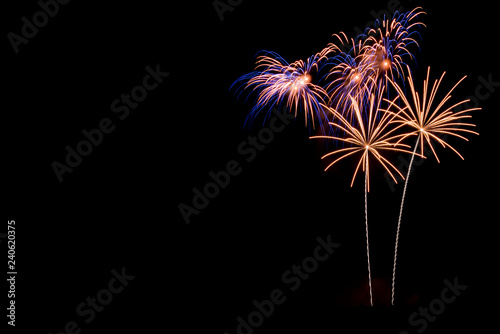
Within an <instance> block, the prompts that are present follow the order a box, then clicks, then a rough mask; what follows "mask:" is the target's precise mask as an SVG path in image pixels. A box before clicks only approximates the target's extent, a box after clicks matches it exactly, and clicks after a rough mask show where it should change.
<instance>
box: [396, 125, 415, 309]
mask: <svg viewBox="0 0 500 334" xmlns="http://www.w3.org/2000/svg"><path fill="white" fill-rule="evenodd" d="M420 136H421V135H420V134H419V135H418V138H417V142H416V143H415V148H414V149H413V154H412V155H411V160H410V164H409V166H408V173H407V175H406V180H405V186H404V189H403V196H402V198H401V206H400V208H399V219H398V228H397V231H396V244H395V246H394V265H393V267H392V295H391V304H392V305H394V287H395V285H396V261H397V258H398V244H399V230H400V228H401V217H402V216H403V204H404V202H405V195H406V187H407V186H408V180H409V179H410V173H411V166H412V164H413V159H414V158H415V153H416V152H417V147H418V143H419V141H420Z"/></svg>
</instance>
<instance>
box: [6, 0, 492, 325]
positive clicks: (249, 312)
mask: <svg viewBox="0 0 500 334" xmlns="http://www.w3.org/2000/svg"><path fill="white" fill-rule="evenodd" d="M47 3H49V5H45V2H44V0H42V1H41V2H40V3H38V2H37V1H34V0H31V1H22V2H21V3H19V2H16V4H15V5H14V4H10V3H9V4H5V6H7V8H6V9H4V10H3V11H2V12H3V14H2V15H3V19H2V21H3V22H4V24H3V25H2V26H3V29H4V36H5V38H4V51H3V54H4V55H6V56H5V58H4V59H5V60H4V62H3V67H4V70H3V71H2V74H3V75H2V77H3V79H4V82H5V85H4V95H3V101H4V102H6V103H4V107H3V112H2V119H3V121H2V124H3V135H4V136H5V139H4V150H3V152H4V154H3V166H4V183H3V184H4V185H5V186H4V187H3V189H4V198H6V204H5V205H4V206H3V208H4V210H3V217H4V218H3V219H4V222H3V225H2V227H1V228H0V241H1V246H2V247H1V249H2V253H3V254H5V255H4V256H3V258H4V261H5V265H4V268H6V265H7V260H8V259H7V258H6V256H7V255H6V254H7V239H6V238H5V235H6V233H7V221H11V220H14V221H15V223H16V265H17V272H18V274H17V277H16V297H15V303H16V326H15V328H13V327H12V326H9V325H7V321H8V320H9V319H8V318H7V317H5V316H3V322H4V325H5V326H6V328H7V329H8V330H9V331H12V332H19V333H21V332H26V331H27V330H36V331H37V332H39V333H54V334H55V333H60V332H63V333H68V334H70V333H75V334H78V333H82V334H85V333H105V332H108V333H109V332H113V333H120V332H127V331H131V330H134V331H137V332H139V333H149V332H167V333H168V332H174V331H177V332H181V333H200V332H206V333H216V334H224V333H229V334H236V333H238V334H239V333H242V334H252V333H255V334H264V333H287V332H297V333H332V334H334V333H366V332H368V331H373V332H383V333H395V334H396V333H406V332H407V333H423V332H425V333H452V332H454V331H456V330H458V329H469V330H474V332H484V331H485V330H486V329H488V328H489V327H490V326H491V324H492V323H493V324H494V321H493V319H494V317H495V316H496V314H497V311H498V306H497V305H496V301H497V300H498V292H497V291H498V283H495V282H496V281H495V277H496V271H495V270H494V269H495V268H496V265H497V262H498V260H497V254H498V250H497V248H496V246H497V244H498V241H497V238H496V233H495V232H496V226H495V225H496V223H497V222H498V217H497V214H496V210H497V208H498V204H497V201H498V195H497V193H496V191H495V190H496V189H498V177H497V169H498V168H497V165H496V159H497V158H496V154H495V152H496V150H495V146H496V141H495V140H494V138H493V137H494V135H496V134H497V133H498V130H497V129H495V128H494V125H495V124H499V123H498V115H497V112H498V105H499V103H500V72H499V66H498V54H497V52H496V49H495V45H496V43H497V41H496V40H497V37H496V30H497V27H496V23H497V17H496V16H497V15H496V7H494V5H493V4H492V3H491V2H487V1H474V2H469V3H463V2H462V3H461V2H454V1H453V2H452V1H440V2H439V4H436V2H430V1H418V0H413V1H409V0H401V1H392V0H391V1H356V2H352V1H351V2H350V1H345V2H336V1H316V0H309V1H298V2H290V1H272V4H270V2H269V1H263V0H244V1H238V0H220V1H214V2H212V1H210V0H207V1H203V2H196V3H194V2H185V3H182V4H181V3H180V2H175V3H172V4H168V5H166V4H160V2H154V1H131V2H116V3H115V4H113V5H112V4H110V3H109V2H106V5H104V4H102V3H101V2H78V1H70V2H69V1H68V2H67V3H65V2H64V1H62V0H61V1H60V2H55V0H52V1H50V0H49V1H47ZM55 4H57V5H55ZM56 6H57V7H56ZM418 6H422V7H423V10H424V11H425V12H426V13H427V15H424V16H422V17H421V20H422V22H424V23H425V25H426V27H423V28H422V29H421V31H420V32H421V38H420V39H419V44H420V49H418V48H412V52H414V55H415V58H416V62H412V61H409V64H410V65H411V68H412V71H413V74H414V77H415V81H416V83H417V84H416V85H417V87H418V89H419V90H421V87H422V83H423V80H424V79H425V76H426V74H427V67H428V66H430V67H431V79H432V80H434V79H437V78H439V77H440V75H441V74H442V73H443V72H444V71H446V75H445V77H444V79H443V82H442V84H441V88H440V90H439V92H440V93H441V94H444V93H446V92H447V91H448V90H449V89H451V88H452V87H453V85H454V84H455V83H456V82H458V81H459V80H460V79H461V78H462V77H464V76H467V78H466V79H465V81H463V82H462V83H461V84H460V85H459V86H458V87H457V89H456V90H455V91H454V92H453V94H452V99H451V100H450V103H456V102H459V101H461V100H464V99H470V100H471V101H470V103H469V105H470V106H471V107H481V108H482V110H481V111H474V112H472V113H471V114H472V119H471V120H470V122H472V123H474V124H476V128H475V130H476V131H478V132H479V133H480V135H479V136H476V135H472V134H467V135H466V137H467V138H468V139H469V141H468V142H467V141H464V140H460V139H458V138H453V137H449V138H448V140H449V141H448V142H449V143H450V144H451V145H452V146H453V147H455V148H456V149H457V150H458V151H459V152H460V153H461V154H462V155H463V157H464V158H465V160H463V161H462V160H461V159H460V157H459V156H457V155H456V154H455V153H454V152H453V151H452V150H450V149H444V148H442V147H441V146H439V145H436V146H435V147H436V152H437V154H438V156H439V159H440V163H438V162H437V161H436V159H435V158H434V157H432V156H428V158H427V159H425V160H422V159H419V158H415V162H414V171H413V173H412V174H411V178H410V180H409V184H408V190H407V195H406V199H405V206H404V211H403V220H402V227H401V239H400V245H399V252H398V267H397V268H398V271H397V276H396V277H397V281H396V283H397V285H396V305H395V306H390V293H391V282H392V266H393V256H394V241H395V234H396V226H397V220H398V214H399V205H400V203H401V196H402V193H403V185H404V181H402V180H400V181H399V182H398V184H394V183H392V182H391V181H389V178H388V176H387V174H385V173H384V170H383V169H382V168H381V167H380V166H377V165H375V164H373V169H372V170H371V176H370V178H371V183H370V193H369V195H368V224H369V235H370V239H369V241H370V260H371V273H372V284H373V294H374V295H373V300H374V304H375V306H374V307H370V306H369V292H368V272H367V262H366V260H367V259H366V239H365V224H364V218H365V217H364V183H363V181H364V179H363V178H364V176H363V174H360V175H359V176H358V177H357V178H356V180H355V182H354V185H353V187H352V188H351V187H350V183H351V178H352V175H353V173H354V169H355V168H356V163H357V160H354V159H350V160H346V161H345V162H342V163H339V164H338V165H335V167H333V168H332V169H330V170H329V171H327V172H324V169H325V167H326V166H327V164H328V160H321V156H323V155H324V154H325V153H327V152H329V150H331V149H332V146H331V145H330V146H328V145H325V144H324V143H322V142H321V141H314V140H311V139H309V137H310V136H311V135H314V134H316V133H318V131H319V130H318V129H315V130H313V129H309V128H307V127H305V125H304V119H303V117H302V116H300V115H299V117H298V118H297V119H294V118H290V117H286V116H283V115H279V116H278V115H276V114H271V117H270V120H268V121H267V122H264V120H263V118H259V119H258V121H256V122H255V124H254V126H252V127H248V126H245V119H246V116H247V114H248V112H249V111H250V110H251V108H252V106H253V103H254V99H253V96H252V97H251V98H249V99H248V100H246V101H245V97H246V96H247V95H245V94H243V95H242V96H241V97H240V98H237V96H236V95H235V92H234V90H230V86H231V84H232V83H233V82H234V81H235V80H236V79H238V78H239V77H240V76H242V75H243V74H246V73H249V72H251V71H253V69H254V66H255V55H256V54H257V52H258V51H260V50H269V51H275V52H277V53H278V54H280V55H281V56H282V57H283V58H284V59H286V60H287V61H289V62H293V61H295V60H299V59H302V60H305V59H306V58H308V57H309V56H311V55H313V54H315V53H316V52H319V51H320V50H322V49H323V48H324V47H326V45H327V44H328V43H331V42H334V41H335V40H334V38H333V37H332V35H333V34H335V33H339V32H341V31H343V32H345V33H346V34H347V36H349V37H355V36H356V34H357V31H358V30H359V29H361V30H364V28H365V26H366V24H367V23H368V22H369V21H373V20H374V19H375V18H376V17H377V16H378V15H383V14H384V11H386V13H389V12H390V11H394V9H399V10H401V11H403V12H406V11H409V10H412V9H413V8H415V7H418ZM44 7H45V11H46V12H48V14H45V15H44V14H36V13H37V12H40V11H41V10H43V8H44ZM216 7H217V8H218V10H217V9H216ZM225 9H226V10H225ZM218 11H219V13H218ZM23 18H24V19H23ZM33 20H35V21H37V20H38V21H37V22H38V24H39V26H38V27H37V26H36V25H33ZM26 22H28V23H26ZM26 36H28V37H26ZM313 80H316V79H313ZM442 96H443V95H441V97H442ZM272 124H273V125H272ZM79 152H80V153H79ZM388 159H390V161H391V162H392V163H393V164H394V165H396V166H398V168H400V170H401V172H402V173H403V174H405V175H406V171H407V163H408V162H409V160H410V155H408V154H402V155H401V154H389V155H388ZM330 161H331V160H330ZM370 162H372V161H370ZM207 189H208V190H207ZM207 191H208V193H209V196H208V198H203V197H206V192H207ZM203 192H205V194H204V195H201V196H200V195H199V194H200V193H201V194H202V193H203ZM188 207H189V208H190V209H186V208H188ZM182 208H184V209H182ZM183 210H184V212H186V211H185V210H191V211H190V214H186V213H185V214H184V215H183V214H182V212H183ZM298 266H300V267H301V269H297V268H298ZM304 267H305V269H304ZM7 271H8V270H7V269H4V273H5V274H4V275H5V276H7V278H8V275H7V274H6V272H7ZM4 282H5V280H4ZM8 290H9V286H8V285H7V284H4V288H3V290H2V293H1V294H2V295H3V296H4V297H3V300H2V303H3V304H2V305H4V306H3V309H4V312H8V310H7V311H6V310H5V309H6V308H7V307H8V305H9V304H8V303H9V299H8V298H7V296H6V295H7V292H8ZM92 300H93V302H92ZM259 310H260V311H259ZM252 324H253V325H252ZM494 328H495V327H494ZM405 331H406V332H405Z"/></svg>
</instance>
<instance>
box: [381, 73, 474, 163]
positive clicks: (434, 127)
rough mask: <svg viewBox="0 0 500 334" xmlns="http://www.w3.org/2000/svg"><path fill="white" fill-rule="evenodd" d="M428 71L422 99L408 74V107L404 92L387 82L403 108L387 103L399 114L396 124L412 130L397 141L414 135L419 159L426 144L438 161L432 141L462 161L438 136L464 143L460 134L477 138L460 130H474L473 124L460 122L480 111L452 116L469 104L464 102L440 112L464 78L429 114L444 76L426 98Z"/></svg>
mask: <svg viewBox="0 0 500 334" xmlns="http://www.w3.org/2000/svg"><path fill="white" fill-rule="evenodd" d="M430 70H431V68H430V67H428V69H427V79H426V80H424V86H423V93H422V97H420V96H419V93H418V92H417V91H416V90H415V84H414V81H413V77H412V75H411V73H410V72H409V71H408V72H409V73H410V74H409V76H408V83H409V85H410V90H411V95H412V97H413V104H412V103H410V101H409V100H408V99H407V97H406V95H405V94H404V92H403V89H402V88H401V87H400V86H399V85H398V84H397V83H395V82H394V81H393V80H390V79H389V82H390V83H391V84H392V86H393V87H394V88H395V89H396V91H397V92H398V94H399V96H400V97H401V100H402V101H403V103H404V107H403V108H401V107H399V106H397V105H396V104H394V103H392V102H390V103H391V105H393V106H395V107H397V108H398V109H399V111H400V112H399V113H398V115H397V118H398V120H396V122H400V123H403V124H406V125H408V126H410V127H411V128H413V131H410V132H408V133H405V134H403V135H401V139H400V140H399V141H401V140H404V139H406V138H408V137H410V136H415V135H416V136H418V140H417V144H416V146H418V144H420V152H421V155H423V154H424V145H425V143H427V145H428V146H429V147H430V149H431V150H432V153H433V154H434V156H435V157H436V160H437V161H438V162H439V158H438V156H437V154H436V151H435V150H434V147H433V146H432V142H431V139H434V140H435V141H436V142H438V143H439V144H441V145H442V146H443V147H448V148H450V149H452V150H453V152H455V153H456V154H458V156H459V157H460V158H462V160H463V159H464V158H463V157H462V155H461V154H460V153H458V151H457V150H456V149H455V148H453V146H451V145H450V144H448V143H447V142H446V141H444V140H443V139H441V138H440V137H439V135H451V136H455V137H458V138H461V139H463V140H466V141H468V139H467V138H465V137H464V136H462V135H461V134H459V133H460V132H466V133H472V134H476V135H478V133H477V132H475V131H472V130H469V129H466V128H463V127H461V126H471V127H475V125H474V124H471V123H464V122H462V121H461V120H463V119H466V118H471V116H470V115H469V114H468V113H469V112H470V111H474V110H481V108H469V109H465V110H462V111H459V112H453V109H454V108H456V107H458V106H459V105H462V104H464V103H467V102H469V100H463V101H460V102H458V103H455V104H453V105H451V106H449V107H448V108H446V109H443V106H444V104H445V103H446V102H447V101H448V100H449V99H450V98H451V93H452V92H453V90H454V89H455V88H456V87H457V86H458V85H459V84H460V83H461V82H462V81H463V80H464V79H465V78H466V76H464V77H463V78H462V79H460V80H459V81H458V82H457V83H456V84H455V86H453V88H452V89H451V90H450V91H449V92H448V94H446V96H445V97H444V99H443V100H442V101H441V102H439V103H438V104H437V106H436V107H435V108H434V109H433V110H432V112H431V108H432V106H433V104H434V99H435V97H436V93H437V90H438V88H439V86H440V84H441V81H442V80H443V77H444V75H445V74H446V72H444V73H443V74H442V75H441V77H440V78H439V80H437V79H436V80H435V81H434V84H433V85H432V89H431V91H430V94H428V93H429V89H428V88H429V76H430ZM424 139H425V141H424Z"/></svg>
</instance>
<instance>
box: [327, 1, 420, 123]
mask: <svg viewBox="0 0 500 334" xmlns="http://www.w3.org/2000/svg"><path fill="white" fill-rule="evenodd" d="M422 14H425V13H424V12H423V11H420V8H416V9H414V10H412V11H410V12H408V13H404V14H399V13H397V12H396V13H395V14H394V16H393V18H392V19H391V20H388V19H387V20H385V19H384V20H383V21H382V22H381V23H380V22H378V26H377V27H376V28H369V29H367V30H366V31H365V33H364V34H361V35H360V36H358V37H357V38H356V39H350V40H349V39H348V38H347V36H346V35H345V34H344V33H341V34H340V35H337V34H335V35H334V37H336V38H337V39H338V41H339V42H338V43H339V45H341V47H339V46H337V45H336V44H334V43H332V44H329V49H330V50H331V51H332V52H335V51H340V53H339V54H337V55H335V56H332V57H331V60H330V64H332V65H333V67H332V69H331V71H330V73H329V74H328V77H329V76H332V77H333V78H334V79H333V80H332V81H331V83H330V84H329V85H328V86H327V87H326V89H327V91H328V93H329V96H330V105H331V106H332V107H333V108H335V109H336V110H339V111H340V112H341V113H342V114H348V113H350V112H352V111H353V106H352V104H351V98H354V99H355V100H356V101H361V100H365V103H366V100H367V99H368V98H369V97H370V95H371V94H372V92H374V91H375V90H376V88H377V87H379V86H382V85H385V86H387V85H388V83H387V80H386V78H387V77H389V78H392V79H394V78H395V77H401V76H402V74H403V66H404V65H406V63H405V58H406V57H409V58H410V59H414V56H413V55H412V54H411V52H410V51H409V47H410V45H412V44H415V45H416V46H417V47H418V42H417V40H416V38H415V35H416V34H418V31H417V30H416V29H418V28H420V26H424V24H423V23H421V22H418V21H415V20H416V19H417V18H418V16H419V15H422ZM346 46H349V50H348V51H342V49H345V48H346Z"/></svg>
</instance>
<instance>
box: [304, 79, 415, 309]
mask: <svg viewBox="0 0 500 334" xmlns="http://www.w3.org/2000/svg"><path fill="white" fill-rule="evenodd" d="M383 91H384V87H383V86H382V87H379V89H378V90H377V92H376V93H377V94H374V93H372V94H371V96H370V98H369V102H368V104H367V105H365V104H364V103H359V102H358V101H356V99H354V98H353V97H351V103H352V105H353V110H354V115H355V117H356V119H357V122H356V125H353V124H352V123H351V122H349V121H348V119H346V118H345V117H344V116H343V115H342V114H341V113H339V112H338V111H336V110H335V109H330V111H331V112H332V113H333V114H334V117H335V118H336V119H338V120H339V123H340V124H339V123H335V122H330V123H329V124H330V125H331V126H333V127H336V128H338V129H339V130H341V131H342V132H343V134H344V136H343V137H337V136H313V137H311V138H312V139H317V138H322V139H332V140H335V141H341V142H344V143H345V144H347V145H348V147H344V148H341V149H338V150H334V151H333V152H330V153H328V154H326V155H324V156H323V157H322V159H324V158H327V157H330V156H334V155H337V157H336V159H335V160H334V161H333V162H331V163H330V164H329V165H328V166H327V167H326V168H325V171H326V170H328V169H329V168H331V167H332V166H333V165H335V164H336V163H337V162H339V161H341V160H343V159H345V158H348V157H350V156H354V155H359V160H358V163H357V166H356V169H355V171H354V175H353V178H352V181H351V187H352V186H353V184H354V180H355V178H356V175H357V174H358V171H361V170H363V171H364V173H365V232H366V256H367V261H368V263H367V264H368V283H369V291H370V304H371V305H372V306H373V296H372V285H371V265H370V246H369V237H368V192H369V191H370V164H369V157H370V156H372V157H374V158H375V160H376V161H378V162H379V163H380V164H381V165H382V166H383V167H384V168H385V169H386V170H387V171H388V172H389V174H390V175H391V177H392V178H393V180H394V181H395V182H397V180H396V178H395V177H394V175H393V173H392V171H391V169H392V170H394V171H396V172H397V173H398V174H399V175H400V176H401V177H403V175H402V174H401V173H400V172H399V170H398V169H397V168H396V167H395V166H394V165H393V164H392V163H391V162H390V161H389V160H388V159H387V158H385V157H384V155H383V154H382V153H383V152H384V151H397V152H407V153H411V152H408V151H407V150H406V149H405V147H409V146H408V145H406V144H402V143H398V142H397V141H396V139H397V138H398V137H399V135H397V134H396V131H397V130H398V129H399V128H401V127H402V126H404V124H399V125H395V123H394V120H395V118H396V116H397V115H398V112H389V111H388V110H385V109H381V108H380V106H381V102H382V92H383ZM396 99H397V98H396ZM390 102H391V104H394V101H390ZM363 113H366V115H365V116H363V115H362V114H363ZM360 167H361V169H360ZM403 178H404V177H403Z"/></svg>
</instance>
